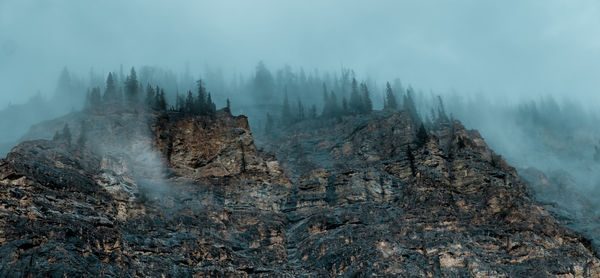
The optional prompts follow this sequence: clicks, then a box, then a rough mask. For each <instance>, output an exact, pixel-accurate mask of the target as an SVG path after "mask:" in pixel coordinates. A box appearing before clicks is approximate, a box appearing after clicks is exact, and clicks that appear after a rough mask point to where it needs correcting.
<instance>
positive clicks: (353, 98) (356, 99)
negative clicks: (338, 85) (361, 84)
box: [348, 78, 363, 114]
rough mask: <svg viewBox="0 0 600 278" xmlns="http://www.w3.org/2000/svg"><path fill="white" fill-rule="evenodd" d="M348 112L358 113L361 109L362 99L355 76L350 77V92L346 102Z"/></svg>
mask: <svg viewBox="0 0 600 278" xmlns="http://www.w3.org/2000/svg"><path fill="white" fill-rule="evenodd" d="M348 106H349V107H348V108H349V112H350V113H352V114H358V113H360V112H361V111H362V110H363V109H362V101H361V97H360V94H359V92H358V83H357V82H356V78H352V92H351V93H350V103H349V104H348Z"/></svg>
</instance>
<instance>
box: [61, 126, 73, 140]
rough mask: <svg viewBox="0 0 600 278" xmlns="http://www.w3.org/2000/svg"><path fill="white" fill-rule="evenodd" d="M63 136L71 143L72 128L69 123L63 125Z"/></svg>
mask: <svg viewBox="0 0 600 278" xmlns="http://www.w3.org/2000/svg"><path fill="white" fill-rule="evenodd" d="M62 138H63V139H64V140H65V142H67V144H69V145H71V129H70V128H69V124H65V126H64V127H63V132H62Z"/></svg>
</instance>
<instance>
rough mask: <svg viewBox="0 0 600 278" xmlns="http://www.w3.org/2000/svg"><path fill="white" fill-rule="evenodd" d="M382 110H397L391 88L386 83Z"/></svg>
mask: <svg viewBox="0 0 600 278" xmlns="http://www.w3.org/2000/svg"><path fill="white" fill-rule="evenodd" d="M383 109H384V110H397V109H398V102H397V101H396V96H395V95H394V92H393V91H392V86H391V85H390V82H387V83H386V84H385V101H384V104H383Z"/></svg>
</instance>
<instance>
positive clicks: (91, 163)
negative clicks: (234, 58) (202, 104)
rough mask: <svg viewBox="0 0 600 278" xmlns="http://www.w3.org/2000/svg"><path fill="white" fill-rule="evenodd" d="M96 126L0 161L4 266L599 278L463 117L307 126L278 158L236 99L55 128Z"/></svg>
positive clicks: (20, 270) (296, 130)
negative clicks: (419, 139) (180, 111)
mask: <svg viewBox="0 0 600 278" xmlns="http://www.w3.org/2000/svg"><path fill="white" fill-rule="evenodd" d="M123 119H129V120H126V121H124V120H123ZM136 119H137V120H136ZM82 120H83V121H85V122H86V123H88V124H87V126H89V127H91V130H90V131H89V134H90V135H89V136H88V138H90V139H89V142H88V143H87V144H83V145H78V144H75V143H72V144H68V143H67V142H65V141H61V140H54V141H50V140H35V141H29V142H25V143H23V144H21V145H19V146H18V147H16V148H15V149H13V151H12V152H11V153H9V155H8V156H7V158H6V159H3V160H0V200H1V201H0V276H2V277H21V276H32V277H37V276H39V277H46V276H53V277H63V276H68V277H71V276H94V277H96V276H106V277H161V276H162V277H209V276H229V277H246V276H274V277H296V276H308V277H323V276H325V277H327V276H330V277H331V276H339V275H341V276H349V277H350V276H356V275H358V276H371V275H379V276H431V277H438V276H451V277H456V276H458V277H462V276H475V277H489V276H495V277H503V276H504V277H529V276H535V277H538V276H562V277H597V276H599V275H600V263H599V261H598V258H597V257H596V256H595V255H594V254H593V252H592V251H590V246H589V241H587V240H586V239H585V238H583V237H581V236H580V235H578V234H576V233H574V232H572V231H571V230H569V229H567V228H565V227H563V226H561V225H560V224H558V223H557V221H556V220H555V219H554V218H553V217H552V216H551V215H550V214H548V213H547V212H546V210H544V209H543V208H542V207H541V206H539V205H537V203H536V202H535V200H533V199H532V196H531V195H530V194H529V192H528V189H527V188H526V187H525V186H524V184H523V183H522V182H521V181H520V179H519V177H518V176H517V174H516V171H515V170H514V169H513V168H511V167H510V166H508V165H507V164H506V163H505V162H504V161H503V160H502V159H501V158H500V157H499V156H498V155H496V154H494V153H493V152H492V151H491V150H489V149H488V148H487V146H486V145H485V142H484V141H483V140H482V139H481V137H480V136H479V135H478V133H477V132H475V131H468V130H466V129H465V128H464V127H462V125H461V124H460V123H459V122H454V123H445V124H437V126H436V127H435V128H434V129H433V130H432V132H431V134H430V137H429V140H427V141H426V142H423V143H419V144H416V143H415V142H416V128H415V125H414V123H413V122H412V120H411V119H410V117H409V116H408V115H407V114H405V113H402V112H399V113H393V114H389V113H373V114H372V115H365V116H361V117H345V118H343V119H341V120H339V121H334V120H332V121H331V122H304V123H301V124H297V125H295V126H293V127H290V128H289V129H288V130H287V131H285V132H284V134H283V135H282V136H280V137H277V138H270V137H265V138H261V145H262V147H264V149H265V150H266V151H268V153H267V152H265V151H261V150H258V149H257V148H256V146H255V144H254V139H253V136H252V134H251V132H250V129H249V126H248V123H247V119H246V118H245V117H243V116H238V117H233V116H231V115H229V114H228V113H226V112H224V111H219V112H218V115H217V116H216V117H213V118H210V117H204V118H203V117H196V118H189V117H187V118H186V117H181V116H179V115H175V114H163V115H150V114H147V113H144V112H140V113H133V112H130V113H128V112H122V113H121V114H120V115H116V116H115V113H112V112H110V111H109V112H103V113H100V112H98V113H92V114H91V115H87V114H77V115H71V116H67V117H65V118H62V119H58V120H56V121H52V122H50V123H46V124H45V126H50V127H53V128H54V129H58V127H60V128H62V126H63V125H64V123H65V122H69V123H71V124H70V125H71V126H76V125H77V122H80V121H82ZM79 132H80V131H79V130H78V129H77V128H74V134H79ZM53 133H54V130H46V129H44V128H43V127H42V126H41V125H40V126H38V127H36V128H34V129H33V130H32V132H31V133H30V135H29V136H30V138H31V139H34V138H39V137H48V136H50V135H51V134H53ZM49 134H50V135H49ZM270 153H272V154H270ZM273 154H274V155H273Z"/></svg>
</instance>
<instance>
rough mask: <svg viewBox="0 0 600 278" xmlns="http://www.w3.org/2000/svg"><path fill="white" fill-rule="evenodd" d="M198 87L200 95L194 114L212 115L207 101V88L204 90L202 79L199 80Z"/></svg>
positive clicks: (197, 98)
mask: <svg viewBox="0 0 600 278" xmlns="http://www.w3.org/2000/svg"><path fill="white" fill-rule="evenodd" d="M196 85H197V86H198V95H197V97H196V102H195V105H194V114H201V115H207V114H210V103H209V102H208V101H207V100H206V88H204V83H203V82H202V79H198V81H196Z"/></svg>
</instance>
